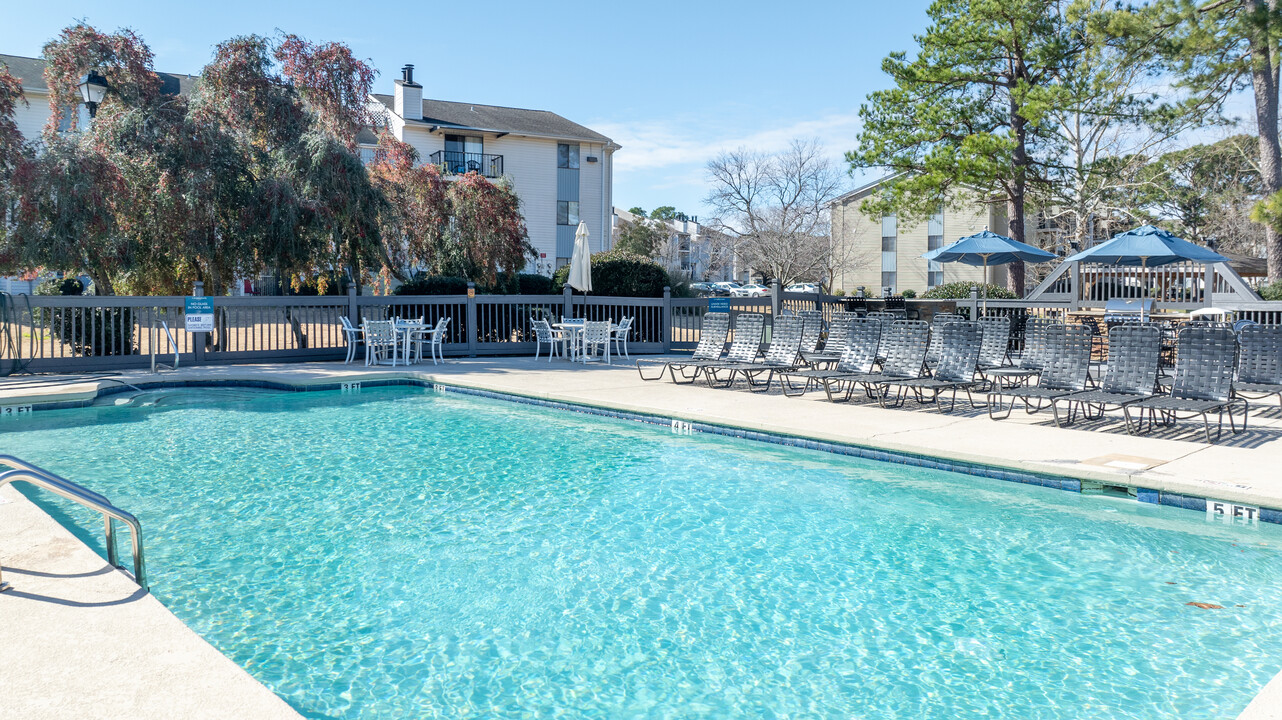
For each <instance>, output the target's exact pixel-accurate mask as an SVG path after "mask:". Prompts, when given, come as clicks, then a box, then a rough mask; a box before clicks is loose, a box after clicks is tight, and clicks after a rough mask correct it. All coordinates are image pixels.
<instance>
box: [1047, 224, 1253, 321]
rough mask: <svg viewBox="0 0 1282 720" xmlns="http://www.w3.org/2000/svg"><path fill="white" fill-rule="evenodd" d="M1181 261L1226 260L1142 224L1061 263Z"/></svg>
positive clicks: (1143, 265)
mask: <svg viewBox="0 0 1282 720" xmlns="http://www.w3.org/2000/svg"><path fill="white" fill-rule="evenodd" d="M1184 261H1192V262H1199V263H1217V262H1228V261H1229V259H1228V258H1226V257H1224V256H1223V255H1221V254H1219V253H1217V252H1215V251H1214V250H1211V249H1209V248H1204V247H1202V246H1201V245H1194V244H1193V243H1191V242H1189V241H1188V240H1184V239H1182V238H1178V237H1176V236H1175V235H1173V234H1171V233H1169V232H1167V231H1166V230H1163V229H1162V228H1160V227H1154V226H1152V225H1143V226H1140V227H1137V228H1135V229H1134V230H1127V231H1126V232H1124V233H1119V234H1117V235H1114V236H1113V239H1112V240H1109V241H1108V242H1103V243H1100V244H1099V245H1096V246H1095V247H1093V248H1089V249H1087V250H1083V251H1081V252H1079V253H1077V254H1076V255H1073V256H1072V257H1069V258H1066V259H1065V260H1064V262H1093V263H1100V264H1101V265H1125V266H1128V267H1137V266H1138V267H1140V268H1151V267H1157V266H1159V265H1169V264H1171V263H1177V262H1184ZM1140 319H1141V320H1143V319H1144V307H1143V304H1141V305H1140Z"/></svg>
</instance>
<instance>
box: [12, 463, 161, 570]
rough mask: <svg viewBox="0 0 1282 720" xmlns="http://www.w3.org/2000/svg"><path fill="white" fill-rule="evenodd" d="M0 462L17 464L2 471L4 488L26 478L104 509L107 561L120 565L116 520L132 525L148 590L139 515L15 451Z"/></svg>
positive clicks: (138, 566) (137, 566) (137, 557)
mask: <svg viewBox="0 0 1282 720" xmlns="http://www.w3.org/2000/svg"><path fill="white" fill-rule="evenodd" d="M0 465H6V466H8V467H10V468H13V469H12V470H9V471H7V472H4V473H0V488H3V487H4V486H5V485H8V484H10V483H14V482H25V483H27V484H29V485H35V486H36V487H39V488H43V489H45V490H48V491H49V492H51V493H54V494H55V495H59V496H61V497H64V498H66V499H68V500H71V501H72V502H75V503H78V504H80V505H83V506H84V507H87V508H89V509H90V510H96V511H97V512H99V513H101V514H102V516H103V522H104V525H105V527H106V545H107V562H108V563H109V564H110V565H111V566H112V567H115V568H119V567H120V565H119V564H118V563H117V561H116V535H115V528H114V527H113V526H112V521H113V520H119V521H120V522H122V523H124V524H126V525H128V526H129V536H130V541H131V543H132V546H133V548H132V549H133V556H134V582H136V583H138V586H139V587H141V588H142V589H143V590H144V591H146V590H147V577H146V563H145V561H144V558H143V549H142V548H143V546H142V524H141V523H139V522H138V518H136V517H134V516H133V514H132V513H129V512H126V511H124V510H121V509H120V508H118V507H116V506H115V505H113V504H112V503H111V501H110V500H108V499H107V498H106V497H105V496H104V495H101V494H99V493H96V492H94V491H92V490H90V489H88V488H86V487H84V486H82V485H79V484H77V483H74V482H72V481H70V480H67V479H66V478H63V477H59V476H57V475H55V474H53V473H51V472H49V471H47V470H44V469H42V468H39V467H36V466H35V465H32V464H31V463H29V462H27V461H25V460H22V459H20V458H17V457H14V456H13V455H0Z"/></svg>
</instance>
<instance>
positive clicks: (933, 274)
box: [926, 270, 944, 287]
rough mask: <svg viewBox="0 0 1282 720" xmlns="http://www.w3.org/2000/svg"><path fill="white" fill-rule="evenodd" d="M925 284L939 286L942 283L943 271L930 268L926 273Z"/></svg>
mask: <svg viewBox="0 0 1282 720" xmlns="http://www.w3.org/2000/svg"><path fill="white" fill-rule="evenodd" d="M926 284H927V285H929V286H930V287H939V286H940V285H943V284H944V271H943V270H931V271H929V272H927V273H926Z"/></svg>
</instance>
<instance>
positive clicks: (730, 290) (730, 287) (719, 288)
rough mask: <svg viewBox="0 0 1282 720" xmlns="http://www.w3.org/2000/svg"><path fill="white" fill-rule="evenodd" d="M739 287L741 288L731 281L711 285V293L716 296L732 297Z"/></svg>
mask: <svg viewBox="0 0 1282 720" xmlns="http://www.w3.org/2000/svg"><path fill="white" fill-rule="evenodd" d="M739 287H742V286H741V285H739V283H737V282H735V281H733V280H725V281H722V282H715V283H712V291H713V292H714V293H716V294H717V295H732V294H734V291H735V290H736V289H738V288H739Z"/></svg>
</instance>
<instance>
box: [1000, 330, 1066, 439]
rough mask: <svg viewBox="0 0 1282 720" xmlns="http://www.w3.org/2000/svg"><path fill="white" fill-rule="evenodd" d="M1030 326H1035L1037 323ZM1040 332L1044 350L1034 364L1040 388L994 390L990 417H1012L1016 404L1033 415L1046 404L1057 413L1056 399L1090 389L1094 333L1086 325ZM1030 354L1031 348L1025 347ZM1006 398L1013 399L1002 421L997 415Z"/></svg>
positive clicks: (1031, 386)
mask: <svg viewBox="0 0 1282 720" xmlns="http://www.w3.org/2000/svg"><path fill="white" fill-rule="evenodd" d="M1034 319H1035V318H1034ZM1028 322H1029V323H1032V322H1033V319H1030V320H1029V321H1028ZM1037 332H1038V334H1039V336H1040V337H1039V338H1038V340H1037V342H1038V343H1039V344H1040V347H1039V348H1038V350H1037V358H1036V360H1034V361H1033V362H1036V363H1037V368H1036V372H1037V373H1038V379H1037V384H1036V385H1023V386H1015V387H1008V388H1002V387H1001V386H1000V385H994V386H992V388H990V391H989V393H988V416H989V417H991V418H992V419H994V420H1004V419H1006V418H1008V417H1010V413H1011V410H1012V409H1014V407H1015V401H1016V400H1020V401H1022V402H1023V403H1024V411H1025V412H1027V413H1028V414H1029V415H1032V414H1033V413H1035V412H1037V411H1039V410H1041V409H1043V408H1044V407H1046V405H1043V403H1047V404H1049V405H1050V406H1051V408H1052V411H1054V405H1053V401H1054V400H1055V399H1057V398H1061V397H1064V396H1066V395H1072V394H1073V393H1078V392H1082V391H1084V390H1085V389H1086V383H1087V382H1088V378H1089V376H1090V368H1091V329H1090V328H1089V327H1087V326H1085V325H1061V324H1059V323H1049V324H1048V325H1046V326H1044V327H1041V328H1039V329H1038V330H1037ZM1028 342H1031V339H1030V340H1028ZM1027 352H1028V346H1027V345H1025V353H1027ZM1022 359H1023V358H1022V357H1021V360H1022ZM1003 369H1005V368H1003ZM1030 369H1031V368H1030ZM1003 397H1009V398H1010V399H1011V402H1010V405H1007V406H1005V410H1006V414H1005V415H1002V416H1001V417H1000V418H999V417H998V416H997V413H998V412H1000V411H1001V410H1002V409H1003V404H1002V398H1003ZM1055 424H1056V425H1059V413H1058V412H1055Z"/></svg>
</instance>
